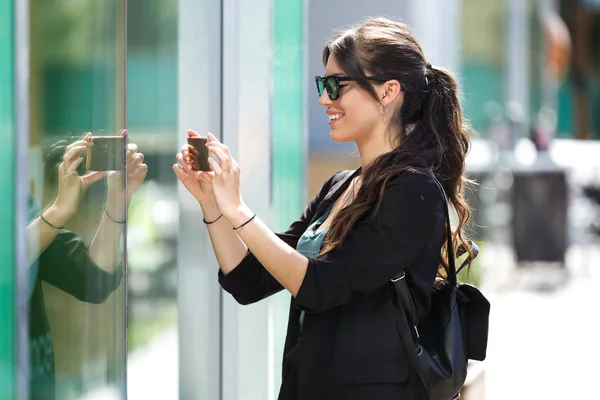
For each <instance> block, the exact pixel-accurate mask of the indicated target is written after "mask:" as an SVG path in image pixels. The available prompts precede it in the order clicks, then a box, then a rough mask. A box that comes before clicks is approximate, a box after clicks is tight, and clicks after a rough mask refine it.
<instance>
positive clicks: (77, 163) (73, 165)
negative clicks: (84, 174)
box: [64, 157, 83, 174]
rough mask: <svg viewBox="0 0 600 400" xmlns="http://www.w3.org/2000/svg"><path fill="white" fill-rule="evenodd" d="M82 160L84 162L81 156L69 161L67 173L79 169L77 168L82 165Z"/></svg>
mask: <svg viewBox="0 0 600 400" xmlns="http://www.w3.org/2000/svg"><path fill="white" fill-rule="evenodd" d="M82 162H83V157H79V158H77V159H75V161H73V162H71V163H68V164H67V165H66V166H65V168H64V172H65V173H66V174H71V173H73V172H75V171H77V168H79V166H80V165H81V163H82Z"/></svg>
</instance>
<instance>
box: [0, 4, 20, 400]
mask: <svg viewBox="0 0 600 400" xmlns="http://www.w3.org/2000/svg"><path fill="white" fill-rule="evenodd" d="M13 13H14V3H13V0H0V140H2V142H3V145H2V146H1V147H0V170H1V171H2V174H0V187H1V188H2V190H1V191H0V238H2V240H1V241H0V260H1V261H2V264H3V265H2V267H1V268H0V314H1V315H2V323H1V324H0V397H1V398H3V399H11V398H14V396H15V378H16V374H15V351H14V348H15V344H16V340H15V337H14V332H15V326H14V325H15V324H14V322H15V315H14V310H15V268H13V266H14V265H15V262H14V260H15V258H14V249H15V243H14V226H15V219H14V211H15V207H14V198H15V191H14V184H15V181H14V176H15V173H14V172H15V160H14V157H15V152H14V147H15V143H14V137H15V135H14V130H15V128H14V126H15V118H14V107H13V101H14V67H13V66H14V53H13V52H14V46H13V41H14V38H13V27H14V25H13Z"/></svg>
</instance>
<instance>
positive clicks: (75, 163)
mask: <svg viewBox="0 0 600 400" xmlns="http://www.w3.org/2000/svg"><path fill="white" fill-rule="evenodd" d="M84 143H85V142H84ZM90 145H91V144H90ZM88 147H89V146H87V145H86V144H82V145H79V146H73V147H71V148H70V149H69V150H67V151H66V152H65V154H64V156H63V161H62V163H61V165H62V167H61V168H60V169H59V171H60V172H62V173H66V174H70V173H72V172H75V171H76V170H77V168H78V167H79V166H80V165H81V163H82V162H83V157H81V154H82V153H83V152H84V151H85V150H86V149H87V148H88Z"/></svg>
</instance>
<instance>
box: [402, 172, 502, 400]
mask: <svg viewBox="0 0 600 400" xmlns="http://www.w3.org/2000/svg"><path fill="white" fill-rule="evenodd" d="M428 175H430V176H432V177H433V179H434V181H435V182H436V183H437V185H438V187H439V188H440V190H441V191H442V195H443V196H444V201H445V213H446V236H447V241H448V264H449V268H448V269H449V272H448V276H447V278H445V279H441V278H437V279H436V281H435V284H434V287H433V289H432V293H431V309H430V312H429V314H428V315H427V317H425V318H423V319H421V320H419V319H418V316H417V314H416V310H415V306H414V303H413V301H412V297H411V295H410V292H409V289H408V286H407V284H406V279H404V278H405V274H404V272H402V274H400V275H399V276H397V277H396V278H394V279H392V282H393V285H394V287H395V289H396V290H395V292H396V301H397V302H398V307H399V308H400V311H401V312H402V314H404V316H405V317H406V321H407V322H408V324H400V323H399V322H398V321H396V326H397V328H398V332H399V333H400V336H401V338H402V341H403V342H404V344H405V347H406V349H407V351H408V356H409V359H410V364H411V365H412V368H413V369H414V370H415V372H416V373H417V375H418V377H419V381H420V382H421V384H422V386H423V388H424V391H423V392H424V396H423V397H424V398H425V399H427V400H451V399H455V398H457V397H458V396H459V392H460V389H461V388H462V386H463V384H464V383H465V380H466V378H467V363H468V360H477V361H483V360H484V359H485V357H486V350H487V341H488V324H489V314H490V303H489V301H488V300H487V299H486V298H485V296H484V295H483V294H482V293H481V292H480V291H479V289H477V288H476V287H475V286H472V285H469V284H466V283H458V282H457V274H458V272H460V270H461V269H462V268H463V267H464V266H465V265H466V264H467V262H468V260H467V261H465V262H464V263H463V265H462V266H461V267H460V268H459V270H458V271H457V270H456V264H455V255H454V250H453V249H454V247H453V246H452V231H451V228H450V215H449V212H448V198H447V197H446V193H445V192H444V188H443V187H442V185H441V184H440V182H439V181H438V180H437V179H436V178H435V177H434V176H433V174H428ZM471 245H472V247H473V255H474V256H476V255H477V253H478V252H479V249H478V248H477V245H475V243H473V242H471ZM473 258H474V257H473ZM402 310H405V311H402ZM409 327H414V330H413V329H411V328H409Z"/></svg>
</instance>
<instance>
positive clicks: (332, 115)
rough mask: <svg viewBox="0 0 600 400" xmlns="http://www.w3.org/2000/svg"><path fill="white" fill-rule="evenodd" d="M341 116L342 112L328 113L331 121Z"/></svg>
mask: <svg viewBox="0 0 600 400" xmlns="http://www.w3.org/2000/svg"><path fill="white" fill-rule="evenodd" d="M340 118H342V114H330V115H329V120H330V121H333V120H334V119H340Z"/></svg>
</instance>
